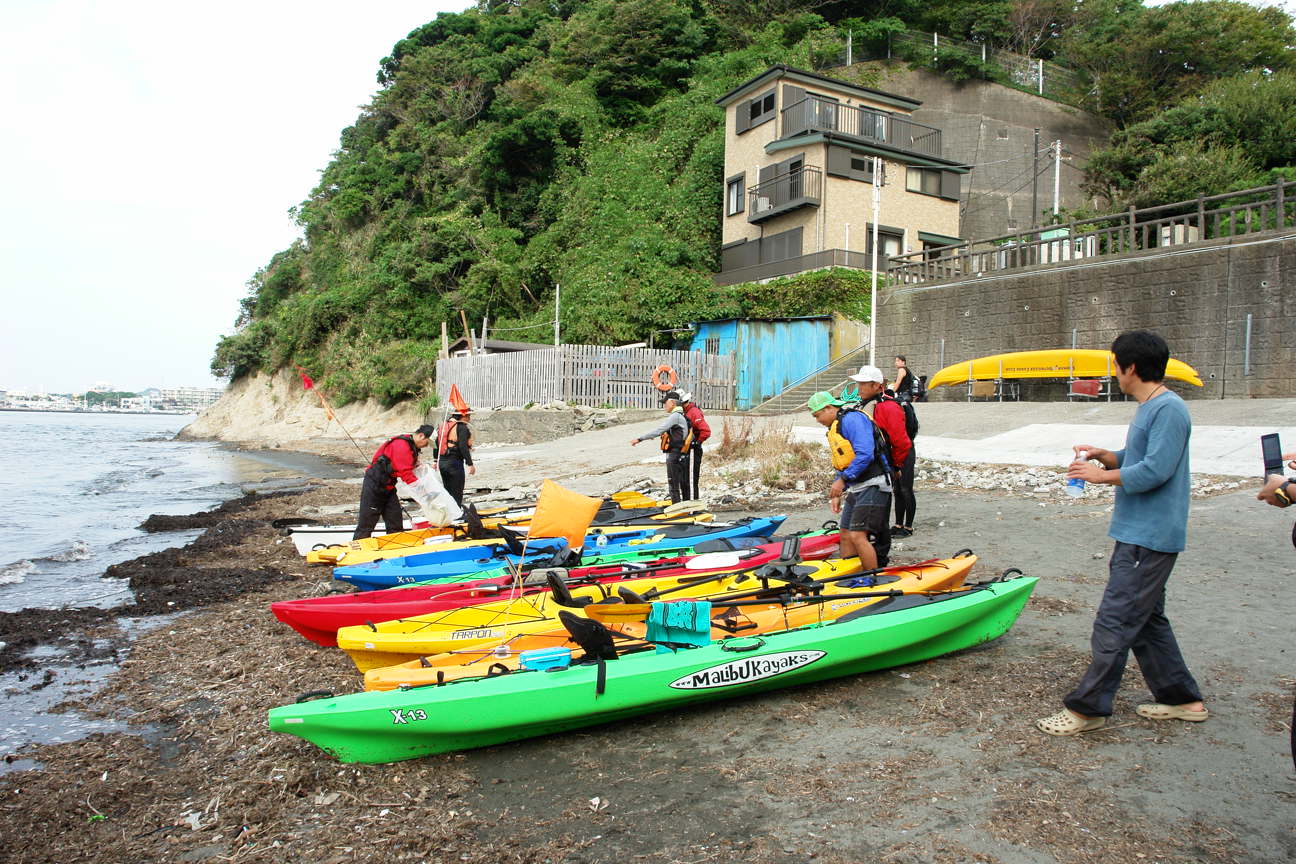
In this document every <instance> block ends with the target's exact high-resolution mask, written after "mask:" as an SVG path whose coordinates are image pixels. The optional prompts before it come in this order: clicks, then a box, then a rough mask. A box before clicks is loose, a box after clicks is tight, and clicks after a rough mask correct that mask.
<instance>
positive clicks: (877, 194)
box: [869, 156, 882, 366]
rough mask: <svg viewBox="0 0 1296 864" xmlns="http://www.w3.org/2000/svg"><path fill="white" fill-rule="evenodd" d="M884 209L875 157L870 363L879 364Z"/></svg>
mask: <svg viewBox="0 0 1296 864" xmlns="http://www.w3.org/2000/svg"><path fill="white" fill-rule="evenodd" d="M881 210H882V159H881V158H880V157H877V156H874V157H873V263H872V265H870V268H871V269H872V271H873V273H872V276H873V279H872V287H871V289H870V293H869V365H870V366H876V365H877V268H878V218H879V213H880V212H881Z"/></svg>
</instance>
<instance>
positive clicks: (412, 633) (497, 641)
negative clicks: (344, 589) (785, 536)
mask: <svg viewBox="0 0 1296 864" xmlns="http://www.w3.org/2000/svg"><path fill="white" fill-rule="evenodd" d="M961 560H962V559H960V561H961ZM798 569H799V570H802V571H804V573H805V574H807V575H809V576H812V577H813V578H815V579H820V580H822V579H831V578H833V577H834V576H849V575H851V574H852V573H856V572H858V571H859V569H860V564H859V559H858V558H841V559H836V560H829V561H814V562H806V563H805V564H803V565H800V566H799V568H798ZM772 584H778V583H777V582H775V583H772ZM759 587H761V581H760V579H758V578H757V577H756V576H754V575H753V574H752V573H751V572H749V571H744V570H738V571H730V572H721V573H715V574H711V576H710V577H708V576H666V577H656V578H654V577H644V578H641V579H626V580H624V581H621V582H617V583H616V584H615V585H614V586H612V585H580V586H575V585H573V586H572V587H571V588H570V594H571V597H572V599H573V600H575V601H576V602H578V603H579V602H581V598H584V597H588V598H590V600H591V601H592V602H594V603H599V602H601V601H604V600H606V599H608V597H609V593H610V592H611V596H612V597H615V596H616V592H618V591H619V590H620V589H622V588H624V589H628V590H630V591H632V592H634V593H636V594H640V595H642V594H646V593H648V592H651V591H653V590H654V589H656V590H657V591H666V590H668V589H669V590H670V594H669V595H668V597H669V599H675V600H685V599H691V598H698V597H706V596H708V595H711V594H721V593H726V592H729V591H742V590H746V589H752V588H759ZM560 609H561V610H566V611H568V612H572V613H574V614H577V615H581V614H584V613H583V612H582V611H581V609H580V608H579V607H572V606H566V605H562V604H560V603H558V602H557V600H555V598H554V595H553V593H552V592H550V591H541V592H540V593H538V594H529V595H525V596H522V597H516V598H514V599H511V600H500V601H494V602H490V603H476V604H474V605H472V606H462V607H460V608H458V609H450V610H446V611H441V612H434V613H431V614H428V615H419V616H415V617H413V618H399V619H397V620H395V621H383V622H381V623H375V624H360V625H355V626H351V627H343V628H341V629H339V630H338V634H337V642H338V647H339V648H341V649H342V650H343V651H346V652H347V654H349V655H350V656H351V659H352V660H354V661H355V664H356V666H357V667H358V668H359V669H360V671H361V672H368V671H369V670H370V669H378V668H381V667H383V666H393V665H395V664H398V663H404V662H406V661H408V660H417V659H418V658H420V657H422V656H424V655H427V654H443V653H449V652H457V651H460V650H462V649H465V648H472V647H476V646H481V645H490V646H500V645H507V643H508V641H509V640H510V639H514V638H516V637H518V636H523V635H529V634H534V633H543V632H547V631H553V630H555V629H561V628H562V625H561V624H560V623H559V622H558V611H559V610H560ZM561 641H562V640H559V642H561ZM555 644H557V643H555Z"/></svg>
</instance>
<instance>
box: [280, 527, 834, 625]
mask: <svg viewBox="0 0 1296 864" xmlns="http://www.w3.org/2000/svg"><path fill="white" fill-rule="evenodd" d="M838 538H839V535H838V533H837V532H836V531H834V532H832V533H830V534H815V535H811V536H808V537H801V538H800V551H799V554H798V557H799V558H800V559H801V560H805V561H814V560H818V559H822V558H828V557H830V556H832V555H835V554H836V553H837V542H838ZM782 547H783V541H781V540H778V541H774V542H770V543H765V544H762V545H760V546H753V547H751V548H749V549H741V550H735V551H729V552H707V553H703V554H700V555H696V554H687V555H675V556H671V557H667V558H659V559H656V560H650V561H641V562H635V563H634V564H633V565H628V564H627V563H626V562H624V561H620V562H615V563H610V564H602V565H592V566H586V567H572V568H568V569H566V570H565V571H564V574H565V576H566V579H567V582H568V584H570V585H581V584H588V583H591V582H596V583H608V582H616V581H618V580H620V579H630V578H639V577H643V576H647V575H654V576H655V575H661V576H704V575H707V574H713V573H728V572H731V571H735V570H746V569H748V568H751V567H760V566H761V565H763V564H769V563H772V562H774V561H776V560H778V558H779V555H780V553H781V551H782ZM545 573H547V570H544V571H537V572H536V574H535V575H534V576H533V575H531V574H523V577H522V580H523V581H522V586H521V588H520V589H519V588H518V586H517V584H516V580H515V579H514V578H513V577H512V576H497V577H494V578H491V579H476V580H472V581H469V582H441V583H438V584H435V585H411V586H408V587H402V588H388V589H385V590H381V591H361V592H358V593H355V594H330V595H326V596H324V597H305V598H302V599H300V600H280V601H278V602H275V603H271V604H270V611H271V612H273V613H274V616H275V617H276V618H278V619H279V620H280V621H282V622H284V623H285V624H287V625H288V626H289V627H292V628H293V629H294V630H296V631H297V632H298V633H300V634H302V635H303V636H305V637H306V638H307V639H309V640H311V641H312V642H317V643H319V644H320V645H327V646H330V647H331V646H335V645H337V631H338V628H340V627H348V626H350V625H353V624H365V623H367V622H374V623H377V622H379V621H392V620H395V619H397V618H412V617H414V616H417V615H427V614H429V613H431V612H439V611H443V610H446V609H455V608H458V607H460V606H469V605H472V604H473V603H485V602H487V601H490V600H505V599H512V598H515V597H518V596H520V595H524V594H534V593H536V592H537V591H547V590H549V588H548V582H547V581H546V578H545Z"/></svg>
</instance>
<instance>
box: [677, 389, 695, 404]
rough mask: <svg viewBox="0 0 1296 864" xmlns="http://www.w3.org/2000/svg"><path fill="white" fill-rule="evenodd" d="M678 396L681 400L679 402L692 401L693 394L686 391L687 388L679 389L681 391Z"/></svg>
mask: <svg viewBox="0 0 1296 864" xmlns="http://www.w3.org/2000/svg"><path fill="white" fill-rule="evenodd" d="M679 396H680V398H679V401H681V402H692V401H693V394H692V393H690V392H689V391H687V390H681V391H679Z"/></svg>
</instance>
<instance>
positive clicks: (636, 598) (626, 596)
mask: <svg viewBox="0 0 1296 864" xmlns="http://www.w3.org/2000/svg"><path fill="white" fill-rule="evenodd" d="M617 596H618V597H620V598H621V599H622V600H624V601H625V602H627V603H647V602H648V601H647V600H646V599H644V596H643V595H642V594H638V593H636V592H634V591H631V590H630V589H629V588H626V587H625V586H624V585H623V586H621V587H620V588H618V589H617Z"/></svg>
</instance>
